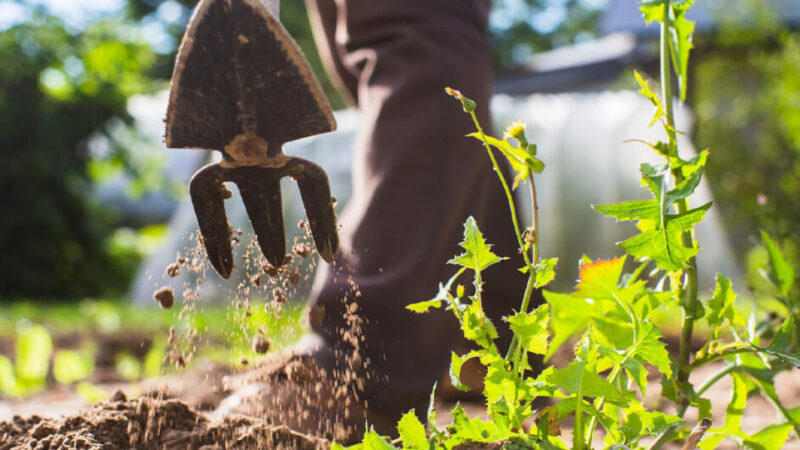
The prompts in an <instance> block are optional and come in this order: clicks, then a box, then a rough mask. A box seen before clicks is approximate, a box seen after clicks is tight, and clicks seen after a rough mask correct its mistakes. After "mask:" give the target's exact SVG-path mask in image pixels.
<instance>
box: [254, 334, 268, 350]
mask: <svg viewBox="0 0 800 450" xmlns="http://www.w3.org/2000/svg"><path fill="white" fill-rule="evenodd" d="M253 351H254V352H256V353H261V354H264V353H267V352H268V351H269V341H268V340H266V339H264V337H263V336H256V338H255V339H253Z"/></svg>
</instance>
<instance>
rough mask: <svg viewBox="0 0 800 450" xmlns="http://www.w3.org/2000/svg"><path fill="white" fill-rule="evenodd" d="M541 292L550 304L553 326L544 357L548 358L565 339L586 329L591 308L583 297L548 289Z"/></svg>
mask: <svg viewBox="0 0 800 450" xmlns="http://www.w3.org/2000/svg"><path fill="white" fill-rule="evenodd" d="M543 294H544V298H545V300H546V301H547V303H548V304H549V305H550V316H551V318H552V321H551V324H552V327H553V339H552V340H551V341H550V350H549V351H548V352H547V356H546V357H545V358H550V357H551V356H553V353H554V352H555V351H556V350H558V349H559V347H561V345H562V344H563V343H564V342H565V341H566V340H567V339H569V338H570V337H571V336H573V335H574V334H576V333H578V332H581V331H583V330H584V329H586V326H587V325H588V324H589V321H590V319H591V314H592V309H591V306H590V305H588V304H587V303H586V300H585V299H581V298H575V297H573V296H571V295H567V294H559V293H556V292H550V291H543Z"/></svg>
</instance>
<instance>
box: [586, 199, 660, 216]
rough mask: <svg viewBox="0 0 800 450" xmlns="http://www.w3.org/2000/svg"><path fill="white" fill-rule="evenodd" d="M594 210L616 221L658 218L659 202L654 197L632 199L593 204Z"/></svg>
mask: <svg viewBox="0 0 800 450" xmlns="http://www.w3.org/2000/svg"><path fill="white" fill-rule="evenodd" d="M593 208H594V210H595V211H597V212H599V213H601V214H605V215H607V216H610V217H614V218H615V219H617V220H618V221H626V220H647V219H650V220H658V218H659V215H660V214H659V209H660V206H659V202H658V200H656V199H650V200H634V201H630V202H622V203H616V204H613V205H593Z"/></svg>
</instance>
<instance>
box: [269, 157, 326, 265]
mask: <svg viewBox="0 0 800 450" xmlns="http://www.w3.org/2000/svg"><path fill="white" fill-rule="evenodd" d="M281 172H282V173H283V174H284V175H287V176H290V177H292V178H294V180H295V181H296V182H297V186H298V188H299V189H300V196H301V198H302V199H303V206H304V207H305V209H306V216H308V222H309V225H310V226H311V236H312V237H313V238H314V244H315V245H316V247H317V252H318V253H319V254H320V256H321V257H322V259H324V260H325V261H326V262H328V263H331V262H333V260H334V258H335V257H336V252H338V251H339V233H338V232H337V230H336V214H335V212H334V210H333V200H332V198H331V188H330V184H329V182H328V175H326V174H325V171H324V170H322V168H321V167H320V166H318V165H316V164H314V163H312V162H311V161H307V160H305V159H302V158H295V157H292V158H289V161H288V162H287V163H286V164H285V165H284V166H283V168H282V170H281Z"/></svg>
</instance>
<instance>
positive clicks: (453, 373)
mask: <svg viewBox="0 0 800 450" xmlns="http://www.w3.org/2000/svg"><path fill="white" fill-rule="evenodd" d="M480 355H481V353H480V352H479V351H471V352H469V353H467V354H466V355H464V356H459V355H458V354H456V353H455V352H450V382H451V383H453V386H455V387H456V389H458V390H460V391H464V392H466V391H469V386H467V385H465V384H464V383H462V382H461V367H462V366H463V365H464V363H466V362H467V361H468V360H470V359H472V358H476V357H478V356H480Z"/></svg>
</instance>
